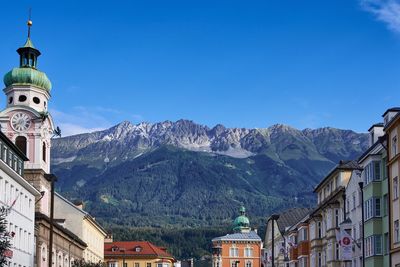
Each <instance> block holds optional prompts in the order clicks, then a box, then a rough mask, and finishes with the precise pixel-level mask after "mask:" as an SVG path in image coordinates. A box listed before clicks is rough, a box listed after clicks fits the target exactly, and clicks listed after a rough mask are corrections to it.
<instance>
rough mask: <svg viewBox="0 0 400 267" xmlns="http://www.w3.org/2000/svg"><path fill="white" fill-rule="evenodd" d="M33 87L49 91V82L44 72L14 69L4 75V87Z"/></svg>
mask: <svg viewBox="0 0 400 267" xmlns="http://www.w3.org/2000/svg"><path fill="white" fill-rule="evenodd" d="M27 84H29V85H33V86H36V87H39V88H41V89H43V90H46V91H47V92H50V90H51V82H50V80H49V78H47V75H46V74H45V73H44V72H41V71H38V70H36V69H34V68H24V67H22V68H14V69H12V70H11V71H9V72H8V73H7V74H6V75H4V85H5V86H6V87H8V86H10V85H27Z"/></svg>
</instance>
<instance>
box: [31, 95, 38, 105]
mask: <svg viewBox="0 0 400 267" xmlns="http://www.w3.org/2000/svg"><path fill="white" fill-rule="evenodd" d="M32 100H33V103H35V104H40V99H39V97H36V96H35V97H34V98H33V99H32Z"/></svg>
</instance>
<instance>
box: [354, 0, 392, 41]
mask: <svg viewBox="0 0 400 267" xmlns="http://www.w3.org/2000/svg"><path fill="white" fill-rule="evenodd" d="M361 5H362V7H363V8H364V9H365V10H366V11H368V12H371V13H372V14H374V15H375V16H376V18H377V19H378V20H380V21H382V22H384V23H386V24H387V26H388V28H389V29H391V30H392V31H394V32H396V33H400V1H399V0H361Z"/></svg>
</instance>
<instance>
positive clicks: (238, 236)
mask: <svg viewBox="0 0 400 267" xmlns="http://www.w3.org/2000/svg"><path fill="white" fill-rule="evenodd" d="M234 240H251V241H261V237H259V236H258V234H257V233H256V232H255V231H250V232H249V233H234V234H228V235H225V236H220V237H216V238H214V239H213V240H212V241H234Z"/></svg>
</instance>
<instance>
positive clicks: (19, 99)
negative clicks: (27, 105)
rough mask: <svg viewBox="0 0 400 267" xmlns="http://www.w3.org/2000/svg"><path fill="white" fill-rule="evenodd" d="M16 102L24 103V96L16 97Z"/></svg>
mask: <svg viewBox="0 0 400 267" xmlns="http://www.w3.org/2000/svg"><path fill="white" fill-rule="evenodd" d="M18 101H19V102H25V101H26V95H20V96H19V97H18Z"/></svg>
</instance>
